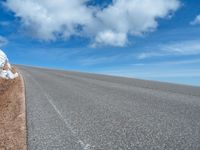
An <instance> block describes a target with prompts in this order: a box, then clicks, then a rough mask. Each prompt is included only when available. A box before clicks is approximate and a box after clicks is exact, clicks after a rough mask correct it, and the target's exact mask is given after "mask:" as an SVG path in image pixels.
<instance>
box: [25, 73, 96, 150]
mask: <svg viewBox="0 0 200 150" xmlns="http://www.w3.org/2000/svg"><path fill="white" fill-rule="evenodd" d="M26 74H27V76H29V78H31V79H32V80H33V81H34V82H35V84H37V86H38V87H39V88H40V90H41V91H42V93H43V94H44V96H45V97H46V99H47V100H48V101H49V103H50V104H51V105H52V107H53V108H54V110H55V111H56V112H57V114H58V116H59V118H60V119H61V120H62V121H63V122H64V123H65V125H66V126H67V128H69V129H70V131H71V132H72V134H73V135H74V137H75V138H76V139H77V142H78V143H79V144H80V145H81V146H82V148H83V150H92V149H93V148H94V147H95V146H92V145H90V144H88V143H85V142H84V141H83V140H81V139H80V138H79V137H77V136H76V135H77V134H76V132H75V131H74V129H73V128H72V126H71V125H70V124H69V123H68V121H67V120H66V119H65V118H64V117H63V116H62V114H61V112H60V111H59V110H58V108H57V107H56V105H55V104H54V103H53V99H52V98H51V97H50V95H49V94H47V92H46V91H45V90H44V88H42V86H41V85H40V84H39V83H38V81H37V80H36V79H35V78H34V77H33V76H32V75H30V74H29V73H27V71H26Z"/></svg>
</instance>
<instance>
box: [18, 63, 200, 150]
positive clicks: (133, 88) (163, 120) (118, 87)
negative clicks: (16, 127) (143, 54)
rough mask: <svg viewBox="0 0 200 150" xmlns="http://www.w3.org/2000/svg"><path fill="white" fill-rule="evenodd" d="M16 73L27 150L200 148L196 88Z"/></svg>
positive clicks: (62, 74) (45, 72)
mask: <svg viewBox="0 0 200 150" xmlns="http://www.w3.org/2000/svg"><path fill="white" fill-rule="evenodd" d="M18 68H19V70H20V72H21V73H22V75H23V77H24V79H25V86H26V105H27V126H28V149H29V150H55V149H57V150H134V149H139V150H151V149H152V150H156V149H158V150H160V149H162V150H163V149H180V150H181V149H186V150H198V149H200V87H192V86H183V85H175V84H167V83H161V82H153V81H144V80H137V79H130V78H121V77H112V76H104V75H94V74H86V73H78V72H69V71H57V70H49V69H41V68H40V69H39V68H33V67H25V66H18Z"/></svg>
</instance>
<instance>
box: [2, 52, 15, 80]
mask: <svg viewBox="0 0 200 150" xmlns="http://www.w3.org/2000/svg"><path fill="white" fill-rule="evenodd" d="M16 77H18V73H17V72H16V73H13V72H12V66H11V65H10V63H9V60H8V57H7V56H6V54H5V53H4V52H3V51H2V50H1V49H0V78H4V79H14V78H16Z"/></svg>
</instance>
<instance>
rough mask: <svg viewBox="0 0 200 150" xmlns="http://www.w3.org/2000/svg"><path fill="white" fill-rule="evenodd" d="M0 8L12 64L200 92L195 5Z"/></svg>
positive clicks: (131, 2)
mask: <svg viewBox="0 0 200 150" xmlns="http://www.w3.org/2000/svg"><path fill="white" fill-rule="evenodd" d="M142 2H143V3H142ZM0 7H1V8H0V10H1V12H0V48H1V49H3V50H4V51H5V52H6V53H7V55H8V57H9V59H10V61H11V62H12V63H15V64H24V65H32V66H41V67H50V68H58V69H66V70H76V71H84V72H94V73H102V74H111V75H119V76H128V77H136V78H142V79H150V80H159V81H166V82H174V83H182V84H190V85H198V86H200V17H199V18H198V16H199V15H200V2H197V1H195V0H169V1H165V0H141V1H140V3H138V2H137V0H127V1H126V0H115V1H111V0H109V1H108V0H91V1H88V0H87V1H86V0H75V1H74V2H72V1H68V0H57V1H51V2H50V1H47V0H40V1H39V0H35V1H33V0H4V1H1V5H0Z"/></svg>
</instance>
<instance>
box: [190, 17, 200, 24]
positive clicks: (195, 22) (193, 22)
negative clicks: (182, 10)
mask: <svg viewBox="0 0 200 150" xmlns="http://www.w3.org/2000/svg"><path fill="white" fill-rule="evenodd" d="M190 24H191V25H197V24H200V15H198V16H196V18H195V19H194V20H193V21H192V22H190Z"/></svg>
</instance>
